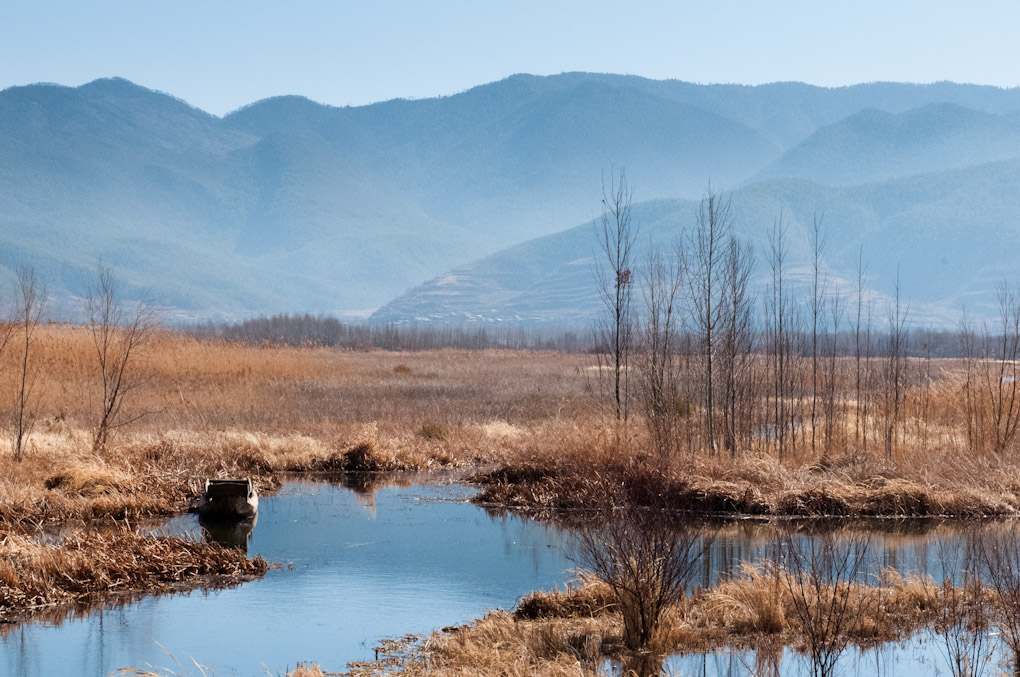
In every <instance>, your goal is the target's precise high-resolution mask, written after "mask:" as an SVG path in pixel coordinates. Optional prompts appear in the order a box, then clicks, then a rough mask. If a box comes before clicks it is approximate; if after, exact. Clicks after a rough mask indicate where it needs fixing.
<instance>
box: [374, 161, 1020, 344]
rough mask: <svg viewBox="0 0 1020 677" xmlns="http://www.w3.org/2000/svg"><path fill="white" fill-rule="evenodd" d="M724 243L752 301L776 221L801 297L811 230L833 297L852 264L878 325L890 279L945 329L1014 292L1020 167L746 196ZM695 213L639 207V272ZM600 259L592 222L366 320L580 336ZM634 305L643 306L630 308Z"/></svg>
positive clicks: (469, 269)
mask: <svg viewBox="0 0 1020 677" xmlns="http://www.w3.org/2000/svg"><path fill="white" fill-rule="evenodd" d="M728 197H729V199H730V200H731V214H732V215H733V216H734V222H733V226H732V232H733V234H734V235H736V236H737V237H740V238H741V239H743V240H744V241H746V242H749V243H751V244H752V247H753V250H754V252H755V254H756V257H757V259H758V266H757V274H756V276H755V279H754V282H753V284H754V286H755V288H756V291H758V292H761V290H763V289H765V288H766V286H767V278H768V275H767V268H766V260H765V259H766V257H767V251H768V244H769V241H768V238H769V235H770V233H772V232H773V226H774V225H775V224H776V222H777V219H778V218H780V217H781V218H782V223H783V224H784V227H785V228H786V241H787V244H788V247H789V257H788V270H789V272H790V277H791V281H790V288H791V289H792V290H793V293H794V294H795V295H796V294H798V293H800V294H804V293H805V292H806V286H807V283H808V278H809V274H810V273H809V266H810V256H811V250H810V244H809V243H810V241H811V229H812V227H813V223H814V219H815V218H816V217H818V218H820V219H821V222H822V226H823V228H824V232H825V233H826V236H827V242H826V246H825V250H824V251H825V254H824V257H823V266H824V274H825V275H826V276H827V277H828V278H829V281H828V286H829V289H830V290H833V291H837V292H839V293H840V294H841V295H842V296H844V297H845V296H849V295H851V294H852V292H853V285H854V284H855V283H856V272H855V271H856V265H857V262H858V257H860V258H861V260H862V261H863V262H864V263H865V265H866V266H867V285H868V287H869V288H870V290H871V291H873V292H875V294H876V295H875V297H874V298H875V299H876V301H877V302H878V303H877V307H876V309H875V312H876V316H875V321H876V323H878V324H881V323H882V322H883V321H884V313H885V311H884V304H883V303H882V300H883V298H884V299H888V298H889V297H891V295H892V294H893V293H894V288H895V284H896V279H897V275H899V277H900V280H901V288H902V294H903V297H904V299H905V300H906V302H908V303H909V305H910V308H911V311H910V319H911V322H912V323H916V324H929V323H931V324H934V325H935V326H938V327H946V326H953V325H954V324H955V323H956V322H957V320H958V318H959V314H960V311H961V310H962V309H964V308H966V309H967V310H968V312H970V313H971V314H972V315H976V316H978V317H980V316H991V315H994V313H995V312H996V309H995V302H994V290H995V286H996V284H997V283H998V282H999V281H1000V280H1003V279H1008V280H1017V279H1020V260H1018V258H1017V251H1018V248H1017V245H1016V243H1017V242H1020V218H1018V216H1017V214H1020V160H1017V159H1014V160H1007V161H1002V162H996V163H986V164H982V165H979V166H974V167H969V168H966V169H959V170H944V171H941V172H933V173H928V174H922V175H916V176H911V177H906V178H900V179H893V180H888V181H883V182H875V183H869V184H863V185H858V186H851V187H839V186H827V185H823V184H820V183H815V182H810V181H805V180H802V179H776V180H770V181H762V182H757V183H753V184H750V185H746V186H744V187H742V188H739V189H737V190H735V191H733V192H731V193H729V195H728ZM697 209H698V201H694V200H655V201H649V202H642V203H638V204H635V205H634V208H633V224H634V226H635V227H636V228H637V229H638V233H639V234H638V238H637V246H636V252H635V255H634V260H635V262H636V265H635V268H636V269H638V270H640V268H641V261H642V259H643V258H644V257H645V255H646V254H647V253H648V252H649V251H652V250H656V251H660V252H667V253H668V252H670V251H672V248H673V247H674V245H675V243H677V242H678V241H681V240H682V238H683V233H684V230H685V229H692V228H693V227H694V226H695V223H696V214H697ZM601 258H603V256H602V254H601V252H599V251H598V250H597V248H596V243H595V222H588V223H584V224H582V225H579V226H576V227H574V228H571V229H568V230H565V231H562V232H560V233H557V234H555V235H551V236H547V237H543V238H538V239H535V240H531V241H528V242H525V243H523V244H520V245H517V246H515V247H511V248H508V249H506V250H504V251H501V252H498V253H496V254H493V255H491V256H488V257H485V258H482V259H479V260H477V261H475V262H473V263H470V264H468V265H465V266H461V267H458V268H454V269H452V270H450V271H448V272H446V273H444V274H442V275H440V276H438V277H436V278H433V279H432V280H430V281H428V282H427V283H425V284H423V285H420V286H419V287H416V288H414V289H412V290H410V291H409V292H407V293H405V294H404V295H402V296H400V297H398V298H397V299H395V300H394V301H392V302H391V303H389V304H388V305H387V306H385V307H384V308H382V309H380V310H379V311H377V312H376V313H375V314H374V315H373V318H372V319H373V320H374V321H377V322H421V321H428V322H440V323H444V322H465V321H466V322H484V323H522V324H545V325H559V326H586V325H588V324H590V322H591V320H592V318H593V317H595V316H596V315H597V314H598V313H599V312H600V309H601V307H600V300H599V298H598V296H597V294H596V289H597V287H596V283H595V273H594V270H595V266H596V265H597V262H598V261H599V260H600V259H601ZM637 302H638V303H640V300H638V301H637Z"/></svg>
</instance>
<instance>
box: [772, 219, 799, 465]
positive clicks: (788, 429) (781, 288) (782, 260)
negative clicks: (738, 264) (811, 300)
mask: <svg viewBox="0 0 1020 677" xmlns="http://www.w3.org/2000/svg"><path fill="white" fill-rule="evenodd" d="M787 253H788V252H787V245H786V226H785V225H784V224H783V216H782V214H780V215H779V217H778V218H777V219H776V221H775V223H774V224H773V226H772V232H771V233H770V235H769V249H768V264H769V272H770V274H771V289H770V293H769V296H768V298H767V299H766V316H767V338H768V360H769V363H770V369H769V370H770V371H771V376H772V393H771V399H772V412H771V413H772V422H771V424H770V426H769V427H768V430H767V435H768V436H769V437H771V438H772V439H773V440H774V442H775V445H776V452H777V455H778V456H779V458H780V459H782V458H783V457H784V456H785V455H786V454H787V453H788V452H789V451H792V447H793V445H794V443H795V442H796V438H795V437H794V435H795V427H794V418H795V416H796V413H795V411H794V409H793V406H792V402H791V400H792V395H793V384H794V382H795V380H796V372H795V369H794V365H793V346H792V341H791V338H790V337H791V334H792V333H794V331H795V327H794V326H793V324H794V311H793V307H792V306H793V304H792V303H791V301H790V299H789V293H788V291H787V289H786V257H787Z"/></svg>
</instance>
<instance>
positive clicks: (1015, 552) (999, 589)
mask: <svg viewBox="0 0 1020 677" xmlns="http://www.w3.org/2000/svg"><path fill="white" fill-rule="evenodd" d="M1008 527H1009V528H1005V529H1000V530H996V531H995V532H991V531H989V532H985V533H982V534H981V536H980V537H978V540H977V544H976V547H977V554H978V558H979V560H980V562H981V568H982V571H983V573H984V577H985V580H986V581H987V582H988V584H989V585H990V587H991V588H992V590H993V591H994V593H995V597H996V605H995V611H996V615H995V618H994V624H995V626H996V627H997V628H998V630H999V632H1000V633H1001V634H1002V641H1003V642H1004V643H1005V644H1006V646H1007V647H1008V648H1009V650H1010V652H1012V654H1013V659H1014V674H1016V673H1017V672H1020V534H1018V533H1017V531H1016V529H1015V528H1014V527H1013V525H1008Z"/></svg>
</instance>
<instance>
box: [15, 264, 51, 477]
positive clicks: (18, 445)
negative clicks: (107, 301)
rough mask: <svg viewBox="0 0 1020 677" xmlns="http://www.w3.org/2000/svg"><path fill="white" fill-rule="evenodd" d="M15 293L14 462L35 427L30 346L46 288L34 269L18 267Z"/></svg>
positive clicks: (33, 380) (34, 372)
mask: <svg viewBox="0 0 1020 677" xmlns="http://www.w3.org/2000/svg"><path fill="white" fill-rule="evenodd" d="M17 278H18V279H17V286H16V289H15V294H14V301H15V308H14V322H13V327H12V328H11V331H13V332H14V336H15V337H16V340H17V347H18V350H19V355H18V372H17V374H16V381H15V389H14V407H13V415H12V418H11V451H12V452H13V454H14V460H15V461H21V459H22V458H24V455H25V451H26V450H27V449H28V441H29V438H30V437H31V436H32V430H33V428H35V412H34V411H33V406H34V404H35V398H34V394H35V379H36V370H35V365H34V364H33V362H32V347H33V343H34V339H35V330H36V328H37V327H38V326H39V323H40V322H41V321H42V317H43V312H44V310H45V306H46V302H45V299H46V291H45V290H44V289H43V287H42V285H41V284H40V283H39V281H38V280H37V278H36V276H35V271H34V270H33V269H32V268H29V267H27V266H21V267H20V268H18V272H17Z"/></svg>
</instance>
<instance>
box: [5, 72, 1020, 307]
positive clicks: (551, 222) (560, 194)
mask: <svg viewBox="0 0 1020 677" xmlns="http://www.w3.org/2000/svg"><path fill="white" fill-rule="evenodd" d="M619 167H626V170H627V175H628V178H629V180H630V181H631V183H632V184H633V185H634V187H635V199H636V200H637V201H639V202H644V201H649V202H647V204H639V205H637V207H636V209H635V217H636V218H637V220H638V221H639V222H640V224H641V227H642V242H643V243H649V244H647V245H646V246H662V245H664V244H665V243H668V242H669V241H670V240H671V239H672V238H674V237H675V236H676V234H677V233H678V232H679V231H680V229H681V228H683V227H685V226H690V225H691V224H692V223H693V210H694V208H695V206H696V200H697V199H698V198H699V197H700V195H701V194H702V193H703V192H704V190H705V187H706V186H707V184H708V182H709V180H711V183H712V185H713V186H714V187H716V188H722V189H727V190H733V208H734V215H735V217H736V225H735V227H736V229H737V231H738V232H739V233H740V234H743V235H746V236H747V237H748V238H750V239H752V240H754V241H756V242H763V241H764V237H765V235H766V233H767V232H768V230H769V229H770V228H771V226H772V223H773V221H774V219H775V218H776V216H777V215H778V214H779V213H780V212H782V213H783V215H784V218H785V220H786V221H787V222H788V223H789V225H790V241H791V245H792V246H793V248H794V254H795V255H796V256H799V255H801V254H803V253H804V252H806V227H807V224H810V222H811V218H812V216H813V215H814V214H822V213H824V219H825V223H826V224H827V227H828V232H829V247H828V249H827V259H826V263H827V265H828V266H829V268H830V272H831V274H832V275H833V276H834V278H838V277H840V276H848V271H849V270H852V267H853V265H854V263H855V262H856V258H857V252H858V248H859V247H863V256H864V258H865V259H866V260H867V261H868V262H869V264H870V266H869V271H870V281H871V283H872V284H873V285H874V287H875V289H876V290H878V291H879V292H880V293H882V292H886V293H887V292H888V291H889V290H890V288H891V284H892V280H894V278H895V275H896V267H897V265H899V266H900V270H901V277H902V279H903V283H904V290H905V292H906V293H907V294H908V295H909V296H910V297H911V298H912V299H914V300H916V303H917V305H916V308H918V309H920V312H921V315H922V316H923V314H924V313H929V314H931V315H932V316H937V315H939V314H940V313H942V312H943V311H946V312H948V311H950V310H955V309H957V308H958V307H959V306H960V304H961V303H963V302H966V303H967V304H968V306H969V307H976V308H982V307H985V306H987V303H988V302H989V300H990V296H989V293H990V291H991V290H992V289H993V288H994V284H995V282H996V281H997V280H998V279H1000V278H1002V277H1010V278H1013V279H1017V278H1020V262H1017V260H1016V256H1015V255H1014V253H1015V252H1016V250H1017V248H1016V242H1017V239H1018V235H1020V225H1018V219H1020V216H1018V215H1020V209H1018V208H1020V90H1017V89H1010V90H1003V89H996V88H990V87H980V86H973V85H955V84H949V83H940V84H935V85H909V84H887V83H878V84H870V85H859V86H855V87H846V88H838V89H825V88H818V87H812V86H808V85H803V84H798V83H778V84H772V85H763V86H758V87H746V86H737V85H708V86H702V85H693V84H688V83H682V82H676V81H653V80H646V79H642V78H638V77H632V76H615V75H592V74H581V73H570V74H564V75H559V76H551V77H535V76H528V75H520V76H514V77H511V78H508V79H506V80H503V81H500V82H496V83H492V84H489V85H483V86H480V87H476V88H474V89H471V90H468V91H466V92H463V93H460V94H456V95H453V96H449V97H443V98H438V99H427V100H417V101H407V100H396V101H388V102H384V103H379V104H374V105H370V106H363V107H356V108H333V107H328V106H323V105H320V104H316V103H314V102H311V101H309V100H307V99H304V98H301V97H281V98H275V99H269V100H265V101H261V102H258V103H254V104H252V105H250V106H248V107H246V108H243V109H241V110H239V111H236V112H234V113H232V114H230V115H227V116H225V117H223V118H218V117H215V116H212V115H208V114H206V113H204V112H202V111H200V110H197V109H195V108H193V107H191V106H189V105H187V104H186V103H184V102H182V101H179V100H177V99H174V98H172V97H170V96H168V95H165V94H161V93H157V92H153V91H150V90H147V89H144V88H142V87H139V86H137V85H134V84H132V83H129V82H127V81H124V80H117V79H113V80H99V81H96V82H93V83H90V84H88V85H83V86H81V87H78V88H67V87H61V86H56V85H32V86H28V87H16V88H11V89H7V90H4V91H3V92H0V265H2V266H3V267H5V268H7V269H11V268H13V267H14V266H16V265H18V264H19V263H21V262H30V263H32V264H33V265H35V267H36V268H37V269H38V272H39V274H40V276H41V277H43V278H44V279H45V280H46V282H47V285H48V290H49V293H50V295H51V296H52V297H53V299H54V303H55V305H56V306H57V307H62V306H63V307H67V308H72V307H73V305H74V301H73V299H74V297H75V296H78V295H80V294H81V293H82V291H83V288H84V284H85V281H86V280H87V278H88V274H89V272H90V271H91V270H92V269H93V267H94V265H95V262H96V259H97V258H98V257H100V256H102V257H103V259H104V260H105V261H106V262H107V263H109V264H111V265H113V266H114V268H115V270H116V273H117V275H118V276H119V277H120V278H121V279H122V280H124V281H125V282H126V283H127V284H128V285H129V292H139V291H140V290H142V289H151V291H152V293H153V295H154V296H156V297H157V298H158V299H159V301H160V302H162V303H163V304H165V305H167V306H169V307H170V308H172V309H173V310H174V312H175V314H176V316H178V317H187V318H206V317H219V318H241V317H246V316H250V315H254V314H264V313H273V312H282V311H286V312H313V313H316V312H326V313H344V312H352V311H367V310H371V309H375V308H380V307H381V308H380V309H379V310H378V311H377V312H376V314H375V316H374V319H376V320H378V321H415V320H416V319H421V318H427V319H431V320H433V321H461V320H464V319H470V320H474V321H497V320H498V321H514V322H529V323H543V324H557V323H559V324H562V323H564V322H566V321H568V320H569V321H570V322H571V323H574V322H576V323H583V322H586V321H587V319H586V318H587V315H588V310H587V309H590V308H592V307H593V303H594V288H593V285H592V277H591V270H590V265H591V256H592V242H591V227H590V225H579V224H586V223H587V222H588V221H589V220H590V219H591V218H592V217H593V216H594V215H595V214H596V213H597V211H598V209H599V208H600V199H601V181H602V176H603V175H604V174H605V175H608V173H609V172H611V171H612V170H613V168H619ZM533 238H541V239H533ZM798 252H799V253H798ZM426 280H431V281H430V282H426V283H424V284H422V283H423V282H424V281H426ZM395 297H398V298H395Z"/></svg>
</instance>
